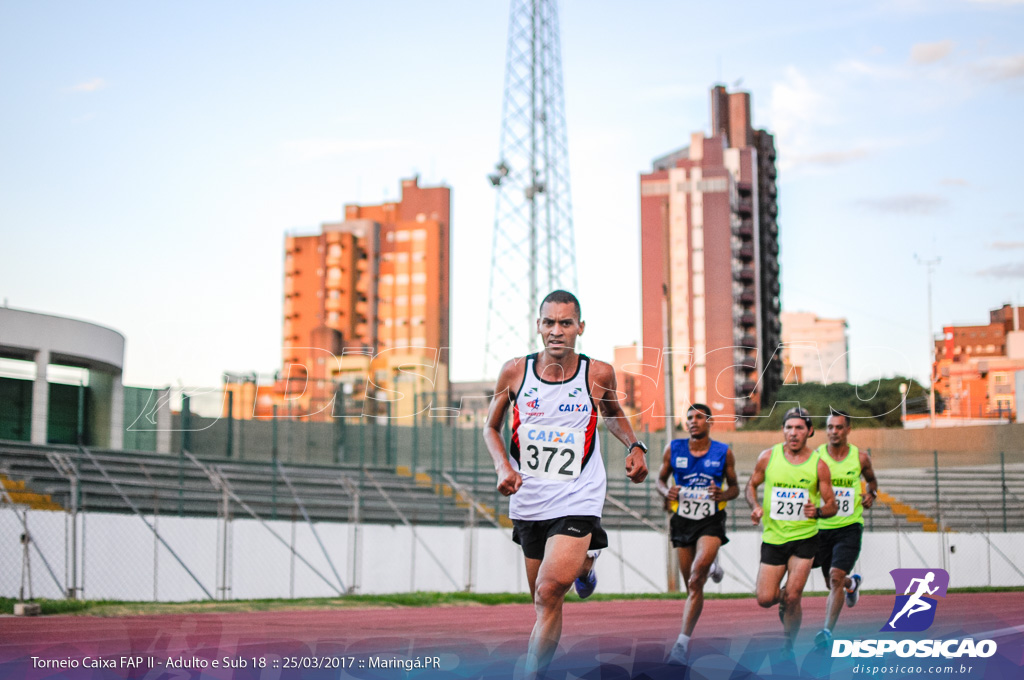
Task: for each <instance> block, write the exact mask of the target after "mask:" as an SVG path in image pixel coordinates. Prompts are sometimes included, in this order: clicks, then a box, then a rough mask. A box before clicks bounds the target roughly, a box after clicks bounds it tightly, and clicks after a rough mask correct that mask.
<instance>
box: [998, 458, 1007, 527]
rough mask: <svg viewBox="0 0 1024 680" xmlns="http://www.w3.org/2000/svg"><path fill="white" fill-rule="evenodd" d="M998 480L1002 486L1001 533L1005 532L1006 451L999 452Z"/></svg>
mask: <svg viewBox="0 0 1024 680" xmlns="http://www.w3.org/2000/svg"><path fill="white" fill-rule="evenodd" d="M999 480H1000V483H1001V484H1000V485H1001V486H1002V487H1003V533H1004V534H1005V533H1006V452H1005V451H1000V452H999Z"/></svg>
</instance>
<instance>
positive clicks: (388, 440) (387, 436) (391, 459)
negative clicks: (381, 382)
mask: <svg viewBox="0 0 1024 680" xmlns="http://www.w3.org/2000/svg"><path fill="white" fill-rule="evenodd" d="M391 404H392V402H390V401H389V402H388V411H387V413H388V425H387V428H388V429H387V430H386V431H385V433H384V446H385V448H386V449H387V454H386V455H387V461H388V466H389V467H392V466H394V465H395V459H396V458H397V456H396V455H395V452H394V451H393V450H392V447H393V445H394V437H393V434H394V433H393V431H392V428H393V427H394V425H393V423H392V418H391V414H392V408H391Z"/></svg>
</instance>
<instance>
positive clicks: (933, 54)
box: [910, 40, 954, 64]
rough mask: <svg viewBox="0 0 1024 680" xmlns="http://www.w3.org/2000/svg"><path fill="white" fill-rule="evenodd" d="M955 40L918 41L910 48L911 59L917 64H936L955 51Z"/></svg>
mask: <svg viewBox="0 0 1024 680" xmlns="http://www.w3.org/2000/svg"><path fill="white" fill-rule="evenodd" d="M953 45H954V43H953V41H952V40H943V41H941V42H933V43H917V44H916V45H914V46H913V47H911V48H910V60H911V61H912V62H914V63H915V64H934V63H935V62H937V61H942V60H943V59H945V58H946V57H948V56H949V54H950V53H951V52H952V51H953Z"/></svg>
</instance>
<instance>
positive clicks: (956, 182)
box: [939, 177, 971, 187]
mask: <svg viewBox="0 0 1024 680" xmlns="http://www.w3.org/2000/svg"><path fill="white" fill-rule="evenodd" d="M939 184H941V185H942V186H944V187H969V186H971V183H970V182H968V181H967V180H965V179H963V178H962V177H946V178H944V179H942V181H940V182H939Z"/></svg>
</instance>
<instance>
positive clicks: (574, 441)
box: [517, 425, 586, 482]
mask: <svg viewBox="0 0 1024 680" xmlns="http://www.w3.org/2000/svg"><path fill="white" fill-rule="evenodd" d="M517 432H518V434H519V472H520V474H524V475H529V476H530V477H538V478H540V479H549V480H552V481H557V482H570V481H572V480H574V479H576V478H577V477H579V476H580V470H581V468H582V467H583V453H584V450H585V446H584V440H585V439H586V437H585V433H584V431H583V430H579V429H574V428H562V427H550V426H547V425H520V426H519V429H518V430H517Z"/></svg>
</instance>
